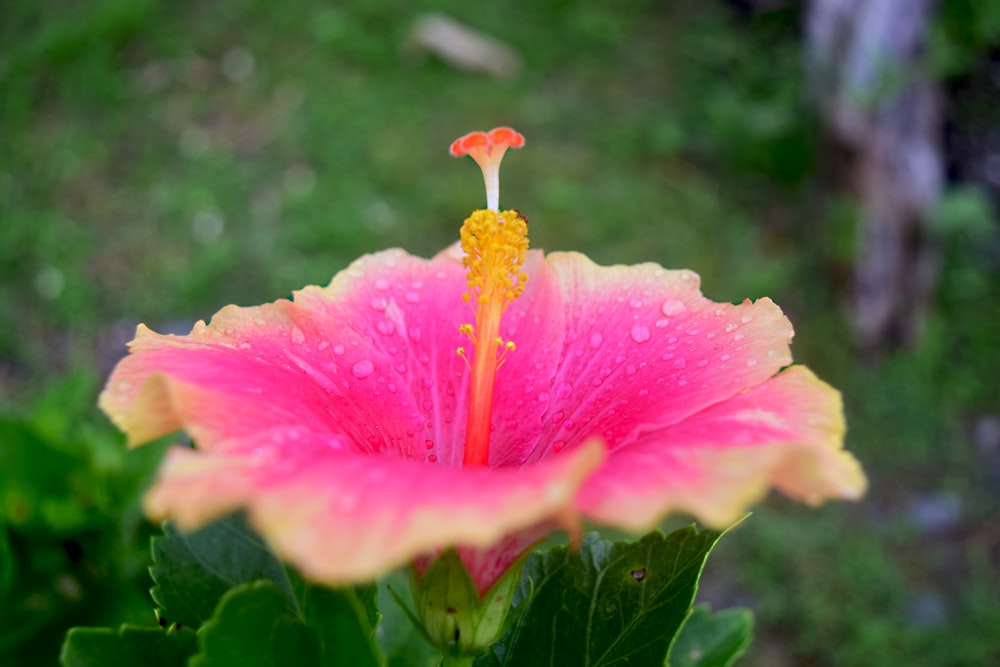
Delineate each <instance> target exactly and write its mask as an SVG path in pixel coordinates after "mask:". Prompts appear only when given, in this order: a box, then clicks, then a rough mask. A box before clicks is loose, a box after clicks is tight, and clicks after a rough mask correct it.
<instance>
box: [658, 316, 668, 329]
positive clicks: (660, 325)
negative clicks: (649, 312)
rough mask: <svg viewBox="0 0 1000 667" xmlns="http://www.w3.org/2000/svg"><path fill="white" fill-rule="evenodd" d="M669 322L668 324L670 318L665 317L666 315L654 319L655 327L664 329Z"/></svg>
mask: <svg viewBox="0 0 1000 667" xmlns="http://www.w3.org/2000/svg"><path fill="white" fill-rule="evenodd" d="M669 324H670V320H669V319H667V318H666V317H661V318H660V319H658V320H656V328H657V329H664V328H666V327H667V325H669Z"/></svg>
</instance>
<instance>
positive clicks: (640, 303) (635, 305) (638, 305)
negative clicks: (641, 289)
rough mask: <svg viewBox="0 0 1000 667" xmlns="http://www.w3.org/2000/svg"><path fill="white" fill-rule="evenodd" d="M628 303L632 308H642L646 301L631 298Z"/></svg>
mask: <svg viewBox="0 0 1000 667" xmlns="http://www.w3.org/2000/svg"><path fill="white" fill-rule="evenodd" d="M629 305H630V306H632V307H633V308H642V307H643V306H645V305H646V302H645V301H643V300H642V299H632V302H631V303H630V304H629Z"/></svg>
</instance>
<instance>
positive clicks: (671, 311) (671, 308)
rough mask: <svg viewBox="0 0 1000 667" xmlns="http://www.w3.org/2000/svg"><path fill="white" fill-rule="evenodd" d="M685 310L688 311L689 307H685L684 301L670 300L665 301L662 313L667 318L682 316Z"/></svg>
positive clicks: (661, 309)
mask: <svg viewBox="0 0 1000 667" xmlns="http://www.w3.org/2000/svg"><path fill="white" fill-rule="evenodd" d="M685 310H687V306H686V305H684V302H683V301H678V300H677V299H670V300H668V301H664V302H663V306H662V307H661V308H660V311H661V312H662V313H663V314H664V315H666V316H667V317H673V316H674V315H680V314H681V313H683V312H684V311H685Z"/></svg>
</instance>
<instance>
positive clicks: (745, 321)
mask: <svg viewBox="0 0 1000 667" xmlns="http://www.w3.org/2000/svg"><path fill="white" fill-rule="evenodd" d="M740 322H742V323H743V324H750V323H751V322H753V315H744V316H743V317H741V318H740Z"/></svg>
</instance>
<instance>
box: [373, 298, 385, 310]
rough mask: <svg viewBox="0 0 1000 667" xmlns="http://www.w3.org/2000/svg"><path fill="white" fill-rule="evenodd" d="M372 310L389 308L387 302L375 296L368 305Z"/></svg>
mask: <svg viewBox="0 0 1000 667" xmlns="http://www.w3.org/2000/svg"><path fill="white" fill-rule="evenodd" d="M369 305H370V306H371V307H372V309H373V310H385V309H386V308H388V307H389V302H388V301H386V299H385V297H384V296H377V297H375V298H374V299H372V300H371V303H370V304H369Z"/></svg>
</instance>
